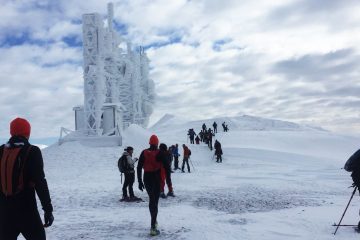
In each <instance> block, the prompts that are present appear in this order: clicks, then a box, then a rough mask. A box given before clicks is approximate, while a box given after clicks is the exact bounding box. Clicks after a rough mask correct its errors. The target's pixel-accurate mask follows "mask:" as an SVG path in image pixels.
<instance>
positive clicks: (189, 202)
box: [43, 115, 360, 240]
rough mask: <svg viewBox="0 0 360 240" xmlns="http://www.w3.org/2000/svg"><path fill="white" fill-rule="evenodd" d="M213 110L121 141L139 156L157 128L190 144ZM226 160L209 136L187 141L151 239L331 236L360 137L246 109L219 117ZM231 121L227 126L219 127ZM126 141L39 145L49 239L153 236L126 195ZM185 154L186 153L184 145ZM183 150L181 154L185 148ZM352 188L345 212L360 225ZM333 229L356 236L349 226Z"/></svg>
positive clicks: (140, 207) (143, 209)
mask: <svg viewBox="0 0 360 240" xmlns="http://www.w3.org/2000/svg"><path fill="white" fill-rule="evenodd" d="M213 121H214V119H209V120H206V121H192V122H189V121H186V120H184V119H182V120H180V119H178V118H176V117H174V116H171V115H167V116H166V117H165V118H163V119H162V120H160V121H159V122H158V123H157V124H155V125H154V126H153V127H152V128H150V129H148V130H145V129H142V128H140V127H138V126H135V125H132V126H130V128H129V129H127V131H126V132H125V136H124V146H127V145H131V146H133V147H134V148H135V151H134V155H135V156H138V155H139V154H140V152H141V150H142V149H144V148H146V147H147V146H148V144H147V143H148V138H149V136H150V135H151V134H152V133H155V134H157V135H158V136H159V139H160V142H164V143H166V144H167V145H171V144H175V143H178V144H179V146H180V145H182V144H183V143H185V144H187V138H186V133H187V130H188V129H189V128H194V129H195V132H196V133H198V131H199V130H200V127H201V124H202V123H203V122H206V124H207V125H208V127H209V126H211V124H212V122H213ZM216 121H217V123H218V125H219V126H218V128H219V130H220V131H219V133H218V134H217V135H216V137H215V138H216V139H218V140H219V141H220V142H221V143H222V147H223V151H224V156H223V158H224V159H223V163H216V162H215V160H213V152H211V151H210V150H209V148H208V147H207V146H205V145H204V144H200V145H190V149H191V151H192V156H191V161H192V163H193V165H194V166H195V169H192V172H191V173H180V172H176V173H173V174H172V180H173V185H174V191H175V194H176V197H175V198H167V199H160V204H159V215H158V222H159V228H160V231H161V235H160V236H158V237H153V238H152V239H216V240H219V239H269V240H280V239H284V240H285V239H286V240H288V239H302V240H303V239H319V240H320V239H324V240H325V239H331V238H334V237H333V235H332V233H333V231H334V230H335V228H334V227H332V226H331V225H332V224H333V223H334V222H338V221H339V218H340V217H341V214H342V212H343V210H344V208H345V206H346V204H347V202H348V200H349V198H350V195H351V193H352V191H353V189H352V188H351V189H349V188H348V186H350V185H351V183H352V181H351V178H350V174H349V173H347V172H346V171H344V170H343V169H341V168H342V167H343V165H344V162H345V161H346V160H347V159H348V157H349V156H350V155H351V154H352V153H353V152H354V151H355V150H357V149H358V148H359V142H360V139H359V138H354V137H347V136H340V135H336V134H333V133H330V132H327V131H324V130H322V129H315V128H311V127H303V126H300V125H297V124H293V123H288V122H281V121H274V120H267V119H261V118H255V117H250V116H241V117H237V118H223V119H220V118H219V119H216ZM223 121H226V122H227V123H228V124H229V128H230V131H229V132H227V133H224V132H222V129H221V123H222V122H223ZM122 151H123V147H102V148H90V147H87V146H83V145H81V144H80V143H77V142H69V143H64V144H62V145H60V146H58V145H53V146H50V147H48V148H45V149H44V150H43V155H44V161H45V168H46V175H47V179H48V183H49V188H50V193H51V196H52V199H53V204H54V209H55V211H54V216H55V222H54V225H53V226H52V227H51V228H49V229H47V230H46V231H47V236H48V239H61V240H67V239H69V240H70V239H96V240H99V239H148V238H151V237H149V235H148V234H149V227H150V214H149V211H148V200H147V194H146V192H145V191H144V192H140V191H139V190H138V189H137V185H138V184H137V181H136V182H135V184H134V187H135V194H136V195H138V196H139V197H142V198H143V199H144V200H145V202H142V203H123V202H119V201H118V200H119V199H120V197H121V184H120V174H119V172H118V169H117V160H118V158H119V156H120V155H121V153H122ZM181 155H182V152H181ZM180 158H181V157H180ZM359 205H360V204H359V196H358V194H356V196H355V197H354V199H353V201H352V204H351V206H350V207H349V210H348V212H347V214H346V216H345V218H344V220H343V223H344V224H357V222H358V220H359V216H358V212H359V211H358V208H359ZM336 238H338V239H358V238H359V235H358V233H356V232H355V231H354V229H352V228H349V227H343V228H340V229H339V231H338V233H337V235H336Z"/></svg>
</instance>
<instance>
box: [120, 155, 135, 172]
mask: <svg viewBox="0 0 360 240" xmlns="http://www.w3.org/2000/svg"><path fill="white" fill-rule="evenodd" d="M122 156H126V161H127V169H126V173H134V172H135V170H134V168H135V162H136V159H135V158H134V159H133V158H132V157H131V156H130V154H129V153H128V152H127V151H124V152H123V154H122Z"/></svg>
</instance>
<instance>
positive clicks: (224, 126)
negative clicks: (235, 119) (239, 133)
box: [221, 122, 226, 132]
mask: <svg viewBox="0 0 360 240" xmlns="http://www.w3.org/2000/svg"><path fill="white" fill-rule="evenodd" d="M221 126H222V127H223V129H224V132H226V125H225V122H223V123H222V124H221Z"/></svg>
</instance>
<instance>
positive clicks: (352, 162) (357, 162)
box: [344, 149, 360, 172]
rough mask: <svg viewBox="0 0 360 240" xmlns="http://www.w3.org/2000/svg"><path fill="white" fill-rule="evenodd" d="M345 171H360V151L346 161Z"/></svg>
mask: <svg viewBox="0 0 360 240" xmlns="http://www.w3.org/2000/svg"><path fill="white" fill-rule="evenodd" d="M344 169H345V170H346V171H348V172H352V171H354V170H356V169H360V149H359V150H357V151H356V152H355V153H354V154H353V155H352V156H351V157H350V158H349V159H348V160H347V161H346V163H345V166H344Z"/></svg>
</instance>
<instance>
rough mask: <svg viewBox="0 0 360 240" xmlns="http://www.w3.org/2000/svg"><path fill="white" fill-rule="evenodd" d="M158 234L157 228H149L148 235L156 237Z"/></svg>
mask: <svg viewBox="0 0 360 240" xmlns="http://www.w3.org/2000/svg"><path fill="white" fill-rule="evenodd" d="M159 234H160V231H159V230H158V229H157V228H151V229H150V235H151V236H157V235H159Z"/></svg>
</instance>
